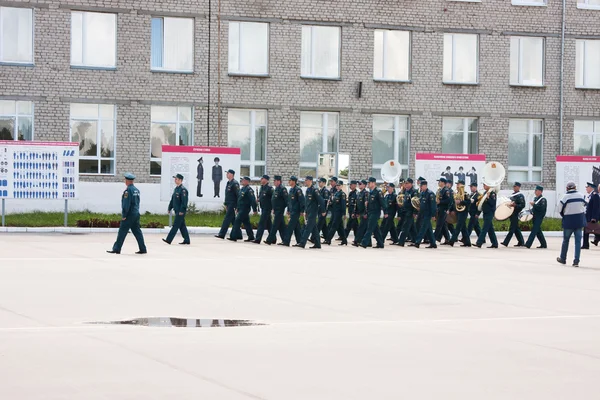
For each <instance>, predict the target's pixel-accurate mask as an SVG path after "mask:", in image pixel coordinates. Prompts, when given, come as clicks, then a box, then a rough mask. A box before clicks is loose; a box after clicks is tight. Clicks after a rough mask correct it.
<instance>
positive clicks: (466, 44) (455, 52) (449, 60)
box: [444, 33, 479, 83]
mask: <svg viewBox="0 0 600 400" xmlns="http://www.w3.org/2000/svg"><path fill="white" fill-rule="evenodd" d="M478 42H479V36H478V35H473V34H463V33H446V34H444V83H477V79H478V73H477V69H478V63H479V54H478V53H479V44H478Z"/></svg>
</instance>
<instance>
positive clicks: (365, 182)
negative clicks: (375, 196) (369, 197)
mask: <svg viewBox="0 0 600 400" xmlns="http://www.w3.org/2000/svg"><path fill="white" fill-rule="evenodd" d="M360 183H362V184H363V185H366V184H367V183H368V182H367V180H366V179H363V180H361V181H360Z"/></svg>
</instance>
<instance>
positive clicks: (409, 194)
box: [396, 178, 418, 247]
mask: <svg viewBox="0 0 600 400" xmlns="http://www.w3.org/2000/svg"><path fill="white" fill-rule="evenodd" d="M416 193H417V190H416V189H415V188H413V180H412V179H411V178H408V179H407V180H406V182H404V203H403V204H402V206H401V207H400V208H399V209H400V210H402V211H401V212H402V214H403V218H402V221H403V222H402V227H401V229H400V232H401V233H400V236H399V237H398V243H396V244H397V245H398V246H401V247H404V244H405V243H406V240H407V239H410V240H412V241H414V240H415V239H416V238H417V231H416V229H415V213H416V212H418V211H417V210H416V209H415V208H414V207H413V205H412V198H413V196H415V195H416Z"/></svg>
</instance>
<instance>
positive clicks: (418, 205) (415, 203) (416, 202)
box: [410, 191, 421, 211]
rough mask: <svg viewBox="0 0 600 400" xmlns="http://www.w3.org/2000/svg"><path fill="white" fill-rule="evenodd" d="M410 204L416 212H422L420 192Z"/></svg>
mask: <svg viewBox="0 0 600 400" xmlns="http://www.w3.org/2000/svg"><path fill="white" fill-rule="evenodd" d="M410 203H411V204H412V206H413V208H414V209H415V210H417V211H419V210H421V194H420V193H419V192H418V191H416V192H415V194H414V196H413V197H412V198H411V199H410Z"/></svg>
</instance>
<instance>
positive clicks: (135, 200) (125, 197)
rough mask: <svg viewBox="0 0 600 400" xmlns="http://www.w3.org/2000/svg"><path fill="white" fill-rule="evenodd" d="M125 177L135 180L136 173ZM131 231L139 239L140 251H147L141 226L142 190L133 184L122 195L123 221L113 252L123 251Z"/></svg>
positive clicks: (142, 252)
mask: <svg viewBox="0 0 600 400" xmlns="http://www.w3.org/2000/svg"><path fill="white" fill-rule="evenodd" d="M125 178H126V179H129V180H132V181H133V180H134V179H135V175H131V174H125ZM130 229H131V233H133V236H134V237H135V240H137V244H138V247H139V253H141V254H144V253H146V252H147V251H146V244H145V243H144V235H143V234H142V229H141V227H140V191H139V190H138V189H137V188H136V187H135V186H134V185H133V183H132V184H131V185H128V186H127V189H125V191H124V192H123V194H122V195H121V222H120V224H119V233H118V234H117V240H116V242H115V244H114V245H113V247H112V252H113V253H116V254H120V253H121V248H122V247H123V242H124V241H125V237H127V234H128V233H129V230H130Z"/></svg>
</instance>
